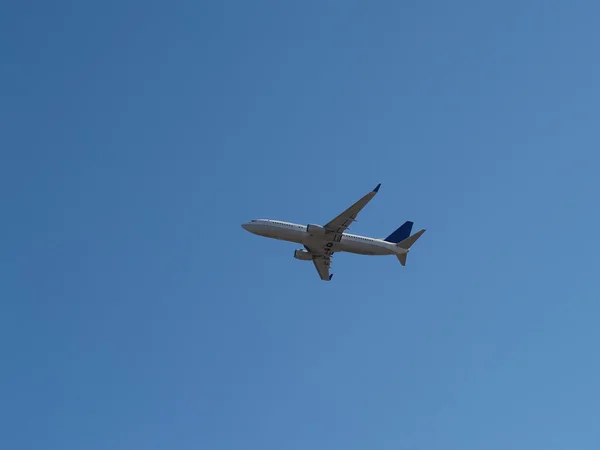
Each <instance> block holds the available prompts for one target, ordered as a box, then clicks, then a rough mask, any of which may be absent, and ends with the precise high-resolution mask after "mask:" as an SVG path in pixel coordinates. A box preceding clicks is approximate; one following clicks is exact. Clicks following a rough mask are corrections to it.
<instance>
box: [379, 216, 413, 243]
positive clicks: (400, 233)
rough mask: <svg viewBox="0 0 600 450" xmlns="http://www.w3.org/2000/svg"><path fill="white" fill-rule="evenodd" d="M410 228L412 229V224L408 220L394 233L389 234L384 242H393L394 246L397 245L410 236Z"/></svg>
mask: <svg viewBox="0 0 600 450" xmlns="http://www.w3.org/2000/svg"><path fill="white" fill-rule="evenodd" d="M412 227H413V223H412V222H411V221H410V220H408V221H406V222H404V223H403V224H402V226H401V227H400V228H398V229H397V230H396V231H394V232H393V233H392V234H390V235H389V236H388V237H386V238H385V239H384V240H385V241H387V242H393V243H394V244H397V243H398V242H400V241H403V240H404V239H406V238H407V237H409V236H410V232H411V231H412Z"/></svg>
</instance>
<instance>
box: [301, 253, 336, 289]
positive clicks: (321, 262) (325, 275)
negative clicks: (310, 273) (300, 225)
mask: <svg viewBox="0 0 600 450" xmlns="http://www.w3.org/2000/svg"><path fill="white" fill-rule="evenodd" d="M304 248H306V250H308V251H309V252H311V253H312V255H313V259H312V262H313V264H314V265H315V269H317V272H318V274H319V277H320V278H321V280H324V281H329V280H331V278H332V277H333V274H330V273H329V271H330V269H331V255H333V253H330V254H324V253H323V252H319V251H316V250H315V249H312V248H310V247H307V246H306V245H305V246H304Z"/></svg>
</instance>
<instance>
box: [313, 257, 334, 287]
mask: <svg viewBox="0 0 600 450" xmlns="http://www.w3.org/2000/svg"><path fill="white" fill-rule="evenodd" d="M313 264H314V265H315V268H316V269H317V272H318V273H319V276H320V277H321V280H324V281H329V280H331V278H332V277H333V274H330V273H329V268H330V267H331V258H330V257H328V256H315V257H314V259H313Z"/></svg>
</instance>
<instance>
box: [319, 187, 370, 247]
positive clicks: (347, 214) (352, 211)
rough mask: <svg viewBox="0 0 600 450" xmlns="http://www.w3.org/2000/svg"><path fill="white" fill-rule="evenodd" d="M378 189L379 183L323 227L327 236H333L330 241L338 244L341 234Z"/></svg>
mask: <svg viewBox="0 0 600 450" xmlns="http://www.w3.org/2000/svg"><path fill="white" fill-rule="evenodd" d="M380 187H381V183H379V184H378V185H377V186H376V187H375V189H373V190H372V191H371V192H369V193H368V194H367V195H365V196H364V197H363V198H361V199H360V200H358V201H357V202H356V203H354V204H353V205H352V206H351V207H350V208H348V209H347V210H346V211H344V212H343V213H341V214H340V215H339V216H337V217H336V218H335V219H333V220H331V221H330V222H328V223H327V224H326V225H324V226H323V227H324V228H325V229H326V230H327V232H328V234H331V235H333V236H331V237H330V239H331V240H332V241H334V242H339V241H340V240H341V239H342V233H343V232H344V231H346V230H347V229H348V227H350V225H351V224H352V222H354V221H355V220H356V216H358V213H359V212H360V211H361V210H362V209H363V208H364V207H365V206H367V203H369V202H370V201H371V200H372V199H373V197H375V194H377V191H379V188H380ZM328 237H329V236H328Z"/></svg>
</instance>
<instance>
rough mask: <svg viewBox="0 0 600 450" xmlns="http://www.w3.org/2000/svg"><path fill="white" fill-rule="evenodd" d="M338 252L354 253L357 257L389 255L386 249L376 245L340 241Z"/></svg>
mask: <svg viewBox="0 0 600 450" xmlns="http://www.w3.org/2000/svg"><path fill="white" fill-rule="evenodd" d="M340 251H343V252H347V253H356V254H358V255H387V254H389V253H390V252H389V251H388V250H387V249H385V248H383V247H379V246H377V245H373V244H367V243H363V242H353V241H350V242H348V241H346V242H344V241H342V242H341V243H340Z"/></svg>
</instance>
